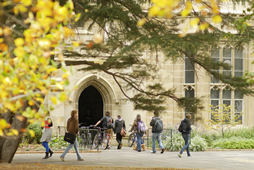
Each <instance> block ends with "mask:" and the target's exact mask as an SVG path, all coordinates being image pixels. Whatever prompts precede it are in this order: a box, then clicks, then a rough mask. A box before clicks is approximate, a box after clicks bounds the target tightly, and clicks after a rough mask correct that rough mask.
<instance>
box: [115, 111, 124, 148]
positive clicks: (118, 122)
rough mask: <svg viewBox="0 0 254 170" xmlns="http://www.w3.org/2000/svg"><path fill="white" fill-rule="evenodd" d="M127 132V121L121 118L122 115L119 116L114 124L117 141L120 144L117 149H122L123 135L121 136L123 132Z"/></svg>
mask: <svg viewBox="0 0 254 170" xmlns="http://www.w3.org/2000/svg"><path fill="white" fill-rule="evenodd" d="M122 127H123V129H124V130H125V121H124V120H123V119H122V118H121V115H117V119H116V121H115V124H114V133H116V141H117V143H118V146H117V149H121V148H122V145H123V144H122V135H121V130H122Z"/></svg>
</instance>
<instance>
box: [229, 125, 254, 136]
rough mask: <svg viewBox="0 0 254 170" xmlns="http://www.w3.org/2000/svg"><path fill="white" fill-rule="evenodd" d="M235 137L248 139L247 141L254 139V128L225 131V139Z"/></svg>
mask: <svg viewBox="0 0 254 170" xmlns="http://www.w3.org/2000/svg"><path fill="white" fill-rule="evenodd" d="M234 136H235V137H236V136H238V137H242V138H247V139H251V138H254V127H252V128H247V127H241V128H234V129H228V130H226V131H225V134H224V138H231V137H234Z"/></svg>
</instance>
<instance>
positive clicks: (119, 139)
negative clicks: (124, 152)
mask: <svg viewBox="0 0 254 170" xmlns="http://www.w3.org/2000/svg"><path fill="white" fill-rule="evenodd" d="M116 141H117V142H118V147H119V146H120V144H121V143H122V135H121V134H120V133H116Z"/></svg>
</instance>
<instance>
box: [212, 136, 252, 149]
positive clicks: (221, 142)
mask: <svg viewBox="0 0 254 170" xmlns="http://www.w3.org/2000/svg"><path fill="white" fill-rule="evenodd" d="M212 147H213V148H216V147H217V148H221V149H254V139H246V138H242V137H231V138H224V139H218V140H216V141H214V142H213V144H212Z"/></svg>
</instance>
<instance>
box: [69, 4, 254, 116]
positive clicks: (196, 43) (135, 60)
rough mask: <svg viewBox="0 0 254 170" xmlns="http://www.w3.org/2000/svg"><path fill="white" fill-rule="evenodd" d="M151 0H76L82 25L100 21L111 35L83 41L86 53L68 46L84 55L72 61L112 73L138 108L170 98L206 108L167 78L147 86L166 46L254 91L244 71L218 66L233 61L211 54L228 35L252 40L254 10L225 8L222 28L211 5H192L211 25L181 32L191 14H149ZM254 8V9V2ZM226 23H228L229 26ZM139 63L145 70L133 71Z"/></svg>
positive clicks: (238, 43) (173, 55) (171, 54)
mask: <svg viewBox="0 0 254 170" xmlns="http://www.w3.org/2000/svg"><path fill="white" fill-rule="evenodd" d="M149 2H150V1H148V0H128V1H122V0H97V1H90V0H74V4H75V7H74V8H75V12H76V13H78V12H80V13H81V17H80V20H79V22H78V23H77V25H76V26H83V25H88V29H93V28H95V27H98V28H99V29H98V32H99V33H101V35H104V34H105V37H106V39H105V41H104V43H103V44H91V42H90V45H89V44H88V45H83V46H82V45H81V51H85V52H84V53H79V52H73V51H72V52H71V51H68V53H67V51H66V53H65V56H67V57H70V58H71V57H80V58H82V59H83V60H82V61H75V60H70V59H69V61H66V64H67V65H80V64H84V65H85V66H84V68H82V69H81V70H85V71H91V70H99V71H102V72H104V73H106V74H109V75H111V76H112V77H113V78H114V80H115V81H116V83H117V84H118V85H119V87H120V89H121V90H122V92H123V94H124V95H125V96H126V97H127V98H128V99H130V100H131V101H133V102H134V104H135V109H142V110H148V111H152V110H164V109H165V107H163V105H162V103H163V102H164V101H165V100H166V99H169V98H170V99H173V100H174V101H176V102H177V103H178V105H179V106H181V107H183V108H185V107H186V106H188V107H193V108H191V109H190V110H192V112H194V113H197V112H198V110H199V109H202V108H203V106H202V100H201V99H200V98H195V99H194V100H189V99H188V98H184V97H179V96H176V95H175V94H174V92H175V89H165V88H164V86H163V84H161V83H158V82H156V81H154V82H156V83H155V84H149V85H148V86H144V82H145V81H146V80H150V81H149V82H151V80H152V79H156V78H157V75H158V74H159V73H157V71H158V70H159V66H158V64H159V63H160V62H161V61H159V55H160V52H163V54H164V56H165V61H166V60H172V61H177V60H180V59H184V57H185V56H186V57H187V58H189V59H190V60H191V62H192V63H193V64H195V65H196V66H200V67H201V68H203V69H204V70H206V71H207V74H208V75H213V76H214V77H215V78H216V79H219V80H220V81H221V82H223V83H226V84H228V85H230V86H231V87H233V88H235V89H237V90H241V91H242V93H243V94H245V95H252V94H253V89H252V88H251V87H252V83H250V82H246V79H244V78H243V77H229V76H225V75H223V74H221V73H218V72H217V71H216V70H217V69H218V68H223V69H230V67H231V66H230V65H228V64H226V63H223V62H216V61H213V60H211V50H212V49H216V48H217V47H218V45H219V43H221V42H222V41H223V42H224V43H225V45H230V46H232V47H233V48H236V49H237V48H242V47H243V46H244V45H245V44H248V43H250V42H251V40H252V39H253V37H254V32H253V28H252V27H251V26H249V25H248V21H249V20H251V19H252V18H253V14H252V13H250V14H246V12H245V11H243V13H242V14H243V16H241V17H237V16H235V15H234V14H230V13H227V14H222V13H221V14H220V16H221V18H222V22H221V23H220V24H221V28H219V27H217V26H214V23H209V22H208V21H209V20H208V19H207V18H212V17H213V14H210V13H209V10H211V9H208V8H207V10H208V12H207V14H206V16H204V15H203V14H202V13H201V12H196V11H194V10H192V12H191V14H190V15H189V17H191V18H199V20H200V25H201V24H202V23H206V27H207V29H200V30H199V31H197V32H195V33H190V34H186V35H183V34H179V32H181V31H183V30H182V28H181V27H180V25H181V24H182V23H183V22H185V21H186V18H185V17H181V16H179V15H177V14H176V15H174V16H172V17H171V18H168V19H166V18H159V17H148V15H147V8H143V7H144V6H146V5H147V3H149ZM193 2H194V1H193ZM235 3H238V2H235ZM182 5H183V6H182V8H181V7H180V8H181V9H184V8H185V7H184V5H185V4H184V3H183V4H182ZM207 6H209V5H207ZM248 11H252V8H249V9H248ZM139 22H143V23H144V22H145V23H144V24H143V25H142V24H140V25H142V27H140V26H138V25H137V23H139ZM190 27H191V25H190ZM224 27H225V28H227V29H225V30H226V31H224V29H223V28H224ZM228 30H236V31H237V33H230V32H228ZM86 43H88V42H86ZM86 43H84V44H86ZM92 45H93V46H92ZM144 50H150V51H151V53H152V55H151V56H152V58H149V59H146V58H144V57H143V53H144ZM91 59H94V61H91ZM162 62H164V61H162ZM134 66H135V67H136V68H139V69H140V70H139V71H130V70H132V68H133V67H134ZM142 68H144V69H142ZM195 68H197V67H195ZM198 71H199V70H195V72H198ZM129 89H135V90H136V91H137V93H136V95H134V96H128V95H127V93H126V91H127V90H129Z"/></svg>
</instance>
